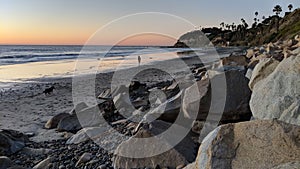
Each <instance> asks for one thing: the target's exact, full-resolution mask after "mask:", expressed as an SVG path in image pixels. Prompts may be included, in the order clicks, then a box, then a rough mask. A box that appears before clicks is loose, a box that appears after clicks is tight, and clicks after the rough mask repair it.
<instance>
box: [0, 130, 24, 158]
mask: <svg viewBox="0 0 300 169" xmlns="http://www.w3.org/2000/svg"><path fill="white" fill-rule="evenodd" d="M28 141H29V139H28V137H27V136H26V135H24V134H23V133H20V132H18V131H15V130H0V156H2V155H11V154H14V153H16V152H18V151H20V150H22V149H23V148H24V147H25V143H26V142H28Z"/></svg>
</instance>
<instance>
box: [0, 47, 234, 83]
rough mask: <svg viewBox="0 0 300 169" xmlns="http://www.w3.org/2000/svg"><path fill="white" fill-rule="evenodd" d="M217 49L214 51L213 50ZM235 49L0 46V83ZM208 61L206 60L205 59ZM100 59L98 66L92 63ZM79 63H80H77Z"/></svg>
mask: <svg viewBox="0 0 300 169" xmlns="http://www.w3.org/2000/svg"><path fill="white" fill-rule="evenodd" d="M216 50H217V51H218V53H217V52H215V51H216ZM235 50H237V48H218V49H215V48H206V49H203V48H197V49H188V48H168V47H160V46H59V45H1V46H0V83H2V84H3V82H4V83H7V82H22V81H25V80H28V79H35V78H45V77H65V76H72V75H73V74H74V72H75V71H77V70H79V69H80V71H82V73H89V72H93V71H94V70H95V69H97V71H98V72H108V71H114V70H115V69H116V68H118V69H119V68H129V67H134V66H137V65H138V60H137V58H138V56H141V65H145V64H155V62H159V61H166V60H170V59H174V58H184V57H192V56H195V55H196V54H195V52H197V56H199V57H203V58H204V57H205V56H208V55H207V54H209V53H215V54H219V55H220V57H223V56H227V55H229V53H232V52H234V51H235ZM208 60H209V59H208ZM95 62H99V65H95ZM78 63H80V65H78Z"/></svg>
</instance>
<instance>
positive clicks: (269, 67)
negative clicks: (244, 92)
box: [249, 58, 279, 90]
mask: <svg viewBox="0 0 300 169" xmlns="http://www.w3.org/2000/svg"><path fill="white" fill-rule="evenodd" d="M278 64H279V61H277V60H275V59H273V58H266V59H261V60H259V63H258V64H257V65H256V66H255V68H254V70H253V72H252V76H251V79H250V82H249V87H250V89H251V90H252V89H253V87H254V85H255V84H256V83H257V82H258V81H260V80H262V79H264V78H266V77H268V76H269V75H270V74H271V73H272V72H273V71H274V70H275V68H276V67H277V65H278Z"/></svg>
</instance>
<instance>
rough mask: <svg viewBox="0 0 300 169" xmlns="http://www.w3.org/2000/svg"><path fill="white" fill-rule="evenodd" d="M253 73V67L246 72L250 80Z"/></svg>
mask: <svg viewBox="0 0 300 169" xmlns="http://www.w3.org/2000/svg"><path fill="white" fill-rule="evenodd" d="M252 73H253V69H248V70H247V72H246V74H245V77H246V78H247V79H249V80H250V79H251V77H252Z"/></svg>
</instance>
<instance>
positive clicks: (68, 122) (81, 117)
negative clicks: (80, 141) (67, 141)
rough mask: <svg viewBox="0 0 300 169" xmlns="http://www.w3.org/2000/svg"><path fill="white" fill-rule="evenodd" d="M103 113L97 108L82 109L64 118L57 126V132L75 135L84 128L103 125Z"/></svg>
mask: <svg viewBox="0 0 300 169" xmlns="http://www.w3.org/2000/svg"><path fill="white" fill-rule="evenodd" d="M104 114H105V113H104V111H103V110H101V109H100V108H99V106H98V105H97V106H94V107H90V108H86V109H83V110H82V111H80V112H78V113H76V114H73V115H69V116H66V117H64V118H63V119H61V120H60V122H59V123H58V125H57V130H58V131H68V132H73V133H76V132H77V131H79V130H80V129H82V128H85V127H95V126H98V125H100V124H103V123H105V122H106V121H105V119H104V117H103V115H104Z"/></svg>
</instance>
